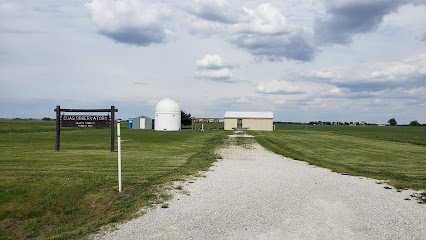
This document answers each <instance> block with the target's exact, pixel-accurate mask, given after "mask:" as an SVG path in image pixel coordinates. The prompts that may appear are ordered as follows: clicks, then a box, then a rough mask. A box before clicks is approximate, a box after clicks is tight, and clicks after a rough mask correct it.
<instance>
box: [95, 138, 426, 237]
mask: <svg viewBox="0 0 426 240" xmlns="http://www.w3.org/2000/svg"><path fill="white" fill-rule="evenodd" d="M218 153H219V154H220V155H221V156H222V157H223V159H221V160H218V162H216V163H215V165H214V167H212V168H211V171H208V172H206V173H205V175H206V177H201V178H199V179H197V180H196V181H195V182H194V183H192V184H189V183H186V184H183V185H184V187H183V190H175V191H174V198H172V199H171V200H169V201H167V204H168V208H161V205H159V206H158V207H156V208H151V209H149V210H148V211H147V212H146V213H145V214H144V215H142V216H140V217H138V218H136V219H133V220H130V221H129V222H126V223H124V224H121V225H119V226H117V228H116V229H115V230H113V231H110V232H108V231H105V232H103V233H100V234H97V235H95V236H93V239H423V240H424V239H425V236H426V229H425V228H426V205H425V204H418V203H417V202H416V201H406V200H404V199H407V198H409V196H410V195H412V194H414V193H415V191H412V190H405V191H402V192H397V191H395V190H387V189H384V188H383V184H377V180H374V179H368V178H360V177H356V176H348V175H342V174H339V173H334V172H331V171H330V170H328V169H324V168H319V167H315V166H312V165H308V164H307V163H305V162H302V161H296V160H292V159H289V158H285V157H282V156H280V155H277V154H274V153H272V152H269V151H267V150H265V149H264V148H263V147H261V146H260V145H259V144H253V145H252V146H250V147H248V148H247V147H244V148H243V147H238V146H229V147H226V148H223V149H221V150H219V152H218ZM187 193H189V195H188V194H187Z"/></svg>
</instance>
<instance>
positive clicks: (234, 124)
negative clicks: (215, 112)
mask: <svg viewBox="0 0 426 240" xmlns="http://www.w3.org/2000/svg"><path fill="white" fill-rule="evenodd" d="M224 119H225V120H224V123H225V126H224V128H225V130H238V129H241V130H259V131H273V129H274V113H273V112H231V111H227V112H226V113H225V117H224Z"/></svg>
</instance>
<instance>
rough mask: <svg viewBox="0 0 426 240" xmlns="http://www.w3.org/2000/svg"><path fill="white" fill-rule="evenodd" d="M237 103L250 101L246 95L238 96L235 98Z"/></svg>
mask: <svg viewBox="0 0 426 240" xmlns="http://www.w3.org/2000/svg"><path fill="white" fill-rule="evenodd" d="M237 102H238V103H249V102H251V101H250V100H249V99H247V97H243V96H241V97H240V98H238V99H237Z"/></svg>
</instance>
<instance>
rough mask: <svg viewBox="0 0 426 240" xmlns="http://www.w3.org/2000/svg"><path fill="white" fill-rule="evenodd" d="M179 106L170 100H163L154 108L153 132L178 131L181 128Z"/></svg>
mask: <svg viewBox="0 0 426 240" xmlns="http://www.w3.org/2000/svg"><path fill="white" fill-rule="evenodd" d="M180 115H181V110H180V106H179V104H178V103H177V102H176V101H175V100H173V99H171V98H163V99H161V101H160V102H158V104H157V107H156V108H155V124H154V125H155V127H154V128H155V130H157V131H178V130H180V127H181V121H180V120H181V119H180V117H181V116H180Z"/></svg>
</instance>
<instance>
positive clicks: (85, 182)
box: [0, 120, 426, 239]
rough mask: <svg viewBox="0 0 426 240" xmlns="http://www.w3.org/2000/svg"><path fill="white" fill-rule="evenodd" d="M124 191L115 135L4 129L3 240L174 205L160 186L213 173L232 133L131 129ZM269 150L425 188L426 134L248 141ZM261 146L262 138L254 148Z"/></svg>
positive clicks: (64, 233) (380, 130) (0, 176)
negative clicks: (159, 205) (112, 142)
mask: <svg viewBox="0 0 426 240" xmlns="http://www.w3.org/2000/svg"><path fill="white" fill-rule="evenodd" d="M121 131H122V134H121V135H122V149H123V157H122V158H123V159H122V161H123V169H122V171H123V192H122V193H121V194H119V193H118V192H117V153H116V152H115V153H111V152H110V135H109V134H110V130H109V129H78V128H77V129H76V128H63V129H62V133H61V152H55V122H53V121H12V120H10V121H6V120H2V121H0V153H1V154H0V239H44V238H49V239H76V238H81V237H82V236H83V237H84V236H86V235H87V234H88V233H91V232H94V231H96V230H97V229H99V227H100V226H103V225H105V224H108V223H114V222H119V221H121V220H123V219H128V218H130V217H131V215H132V214H133V213H135V212H137V210H138V209H139V208H140V207H142V206H146V205H149V204H151V203H153V202H159V201H161V199H164V198H167V195H164V194H162V193H161V191H158V188H159V186H161V185H162V184H165V183H167V182H170V181H172V180H179V179H184V178H185V176H189V175H191V174H196V173H197V172H198V171H199V170H205V169H207V168H208V167H209V166H210V165H211V163H212V162H213V161H214V160H215V159H216V157H217V156H215V155H214V153H213V150H214V149H215V148H217V147H220V146H221V145H222V144H223V143H227V144H231V143H232V144H243V143H244V141H242V140H241V139H233V141H234V142H232V141H224V139H225V138H226V135H227V134H231V133H232V132H225V131H223V130H219V131H218V130H210V131H204V132H201V131H199V130H196V131H191V130H182V131H179V132H156V131H152V130H130V129H127V125H126V124H123V125H122V130H121ZM249 133H250V134H254V135H256V138H255V139H256V141H258V142H259V143H261V144H262V145H263V146H265V147H266V148H268V149H270V150H272V151H274V152H276V153H279V154H282V155H284V156H287V157H291V158H295V159H299V160H303V161H307V162H309V163H311V164H315V165H319V166H323V167H328V168H330V169H332V170H334V171H338V172H345V173H349V174H353V175H362V176H368V177H373V178H376V179H383V180H388V181H389V183H391V184H393V185H394V186H395V187H397V188H414V189H426V128H424V127H374V126H365V127H360V126H358V127H352V126H307V128H306V126H294V125H277V131H275V132H249ZM250 141H253V139H250Z"/></svg>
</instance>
